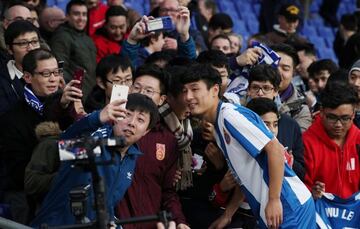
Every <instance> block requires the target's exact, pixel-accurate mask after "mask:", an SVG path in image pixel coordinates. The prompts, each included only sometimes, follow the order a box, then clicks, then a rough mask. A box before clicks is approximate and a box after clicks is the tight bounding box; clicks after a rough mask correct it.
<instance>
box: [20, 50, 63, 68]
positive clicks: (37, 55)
mask: <svg viewBox="0 0 360 229" xmlns="http://www.w3.org/2000/svg"><path fill="white" fill-rule="evenodd" d="M51 58H54V59H56V58H55V56H54V55H53V54H52V53H51V52H50V51H49V50H46V49H42V48H38V49H34V50H31V51H30V52H28V53H27V54H26V55H25V56H24V59H23V61H22V68H23V71H24V72H29V73H31V74H32V73H34V71H35V69H36V68H37V62H38V61H41V60H48V59H51Z"/></svg>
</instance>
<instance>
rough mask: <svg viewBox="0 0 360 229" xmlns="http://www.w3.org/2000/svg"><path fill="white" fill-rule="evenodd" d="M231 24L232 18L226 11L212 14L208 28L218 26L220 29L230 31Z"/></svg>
mask: <svg viewBox="0 0 360 229" xmlns="http://www.w3.org/2000/svg"><path fill="white" fill-rule="evenodd" d="M233 26H234V23H233V20H232V19H231V17H230V16H229V15H228V14H226V13H217V14H214V15H213V16H212V17H211V18H210V21H209V28H212V29H214V30H216V29H219V28H220V29H222V30H229V31H228V32H231V30H232V28H233Z"/></svg>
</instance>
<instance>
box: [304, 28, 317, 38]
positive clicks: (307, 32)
mask: <svg viewBox="0 0 360 229" xmlns="http://www.w3.org/2000/svg"><path fill="white" fill-rule="evenodd" d="M302 34H303V35H304V36H305V37H308V38H310V37H316V36H317V32H316V29H315V27H313V26H304V27H303V29H302Z"/></svg>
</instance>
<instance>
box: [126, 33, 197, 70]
mask: <svg viewBox="0 0 360 229" xmlns="http://www.w3.org/2000/svg"><path fill="white" fill-rule="evenodd" d="M177 40H178V55H179V56H181V57H187V58H189V59H191V60H194V59H196V46H195V42H194V40H193V38H192V37H191V36H190V38H189V39H188V40H187V41H185V42H181V41H180V39H177ZM121 55H123V56H128V57H129V59H130V60H131V64H132V66H133V67H135V68H137V67H139V66H141V65H142V64H143V63H144V62H145V60H146V58H147V57H148V56H149V53H148V52H146V50H144V48H142V47H141V46H140V44H136V45H132V44H129V42H127V40H125V41H124V42H123V45H122V49H121Z"/></svg>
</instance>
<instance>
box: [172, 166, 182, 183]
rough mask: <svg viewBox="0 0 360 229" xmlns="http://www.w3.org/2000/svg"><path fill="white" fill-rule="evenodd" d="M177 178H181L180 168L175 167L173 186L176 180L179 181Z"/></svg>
mask: <svg viewBox="0 0 360 229" xmlns="http://www.w3.org/2000/svg"><path fill="white" fill-rule="evenodd" d="M179 180H181V169H177V170H176V171H175V175H174V180H173V186H174V187H175V185H176V184H177V182H179Z"/></svg>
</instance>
